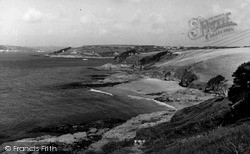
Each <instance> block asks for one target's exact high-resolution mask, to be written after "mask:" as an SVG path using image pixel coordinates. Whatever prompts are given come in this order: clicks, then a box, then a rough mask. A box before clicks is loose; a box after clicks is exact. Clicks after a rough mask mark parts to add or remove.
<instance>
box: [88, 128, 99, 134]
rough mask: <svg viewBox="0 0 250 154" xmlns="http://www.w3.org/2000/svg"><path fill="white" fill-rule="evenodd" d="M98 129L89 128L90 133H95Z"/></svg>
mask: <svg viewBox="0 0 250 154" xmlns="http://www.w3.org/2000/svg"><path fill="white" fill-rule="evenodd" d="M96 131H97V129H96V128H90V130H89V132H90V133H95V132H96Z"/></svg>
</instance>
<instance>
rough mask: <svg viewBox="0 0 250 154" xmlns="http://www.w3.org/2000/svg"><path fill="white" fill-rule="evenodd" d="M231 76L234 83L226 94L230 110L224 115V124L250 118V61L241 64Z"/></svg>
mask: <svg viewBox="0 0 250 154" xmlns="http://www.w3.org/2000/svg"><path fill="white" fill-rule="evenodd" d="M232 76H233V77H234V83H233V85H232V87H230V88H229V92H228V99H229V100H230V101H231V104H230V105H231V110H230V112H228V114H226V115H225V122H224V124H230V123H234V122H235V121H237V120H239V119H243V118H246V117H249V116H250V112H249V109H250V61H249V62H247V63H243V64H241V65H240V66H239V67H238V69H237V70H236V71H235V72H234V73H233V75H232Z"/></svg>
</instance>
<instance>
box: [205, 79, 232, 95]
mask: <svg viewBox="0 0 250 154" xmlns="http://www.w3.org/2000/svg"><path fill="white" fill-rule="evenodd" d="M204 91H205V92H210V93H215V94H217V95H219V96H224V97H227V94H228V85H227V80H225V77H223V76H222V75H217V76H216V77H213V78H211V79H210V80H209V81H208V83H207V85H206V87H205V90H204Z"/></svg>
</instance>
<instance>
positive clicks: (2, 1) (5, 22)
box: [0, 0, 250, 46]
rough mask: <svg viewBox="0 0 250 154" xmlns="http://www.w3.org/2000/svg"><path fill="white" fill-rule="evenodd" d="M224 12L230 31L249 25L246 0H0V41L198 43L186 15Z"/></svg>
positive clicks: (248, 0) (29, 43)
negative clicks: (191, 35) (235, 24)
mask: <svg viewBox="0 0 250 154" xmlns="http://www.w3.org/2000/svg"><path fill="white" fill-rule="evenodd" d="M226 12H231V13H232V14H231V15H230V20H232V21H233V22H236V23H237V24H238V25H237V26H236V27H235V31H236V32H241V31H244V30H246V29H248V28H250V18H249V16H250V0H0V44H4V45H19V46H82V45H96V44H154V45H176V46H179V45H183V46H189V45H197V44H198V45H199V44H202V40H200V39H197V40H191V39H190V38H189V37H188V32H189V30H190V27H189V25H188V22H189V20H190V19H192V18H197V17H203V18H209V17H212V16H215V15H219V14H221V13H226ZM203 41H204V40H203ZM245 42H249V41H245ZM243 44H244V43H243Z"/></svg>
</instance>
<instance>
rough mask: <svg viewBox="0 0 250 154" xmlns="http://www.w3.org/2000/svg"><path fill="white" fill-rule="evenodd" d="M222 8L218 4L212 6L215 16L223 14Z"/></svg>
mask: <svg viewBox="0 0 250 154" xmlns="http://www.w3.org/2000/svg"><path fill="white" fill-rule="evenodd" d="M222 10H223V9H222V8H221V6H220V5H218V4H213V5H212V12H213V13H215V14H218V13H221V12H222Z"/></svg>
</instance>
